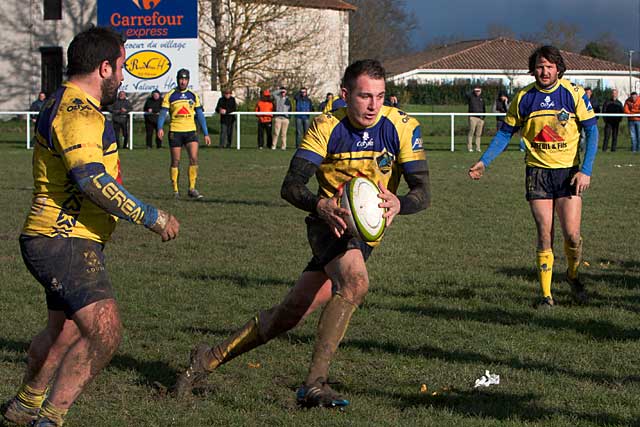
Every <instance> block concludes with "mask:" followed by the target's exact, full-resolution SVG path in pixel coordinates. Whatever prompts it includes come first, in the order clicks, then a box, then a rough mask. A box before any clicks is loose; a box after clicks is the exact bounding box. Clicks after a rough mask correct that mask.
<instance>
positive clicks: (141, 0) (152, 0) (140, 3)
mask: <svg viewBox="0 0 640 427" xmlns="http://www.w3.org/2000/svg"><path fill="white" fill-rule="evenodd" d="M131 1H132V2H133V4H135V5H136V6H137V7H138V9H140V10H143V9H144V10H150V9H155V8H156V6H158V5H159V4H160V1H161V0H131Z"/></svg>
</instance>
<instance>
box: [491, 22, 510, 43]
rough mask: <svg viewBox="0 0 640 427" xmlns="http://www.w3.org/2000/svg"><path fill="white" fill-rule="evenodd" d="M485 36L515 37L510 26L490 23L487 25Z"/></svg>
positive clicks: (493, 37) (492, 37)
mask: <svg viewBox="0 0 640 427" xmlns="http://www.w3.org/2000/svg"><path fill="white" fill-rule="evenodd" d="M487 36H488V37H489V38H490V39H495V38H498V37H506V38H509V39H515V38H516V33H515V32H514V31H513V30H512V29H511V27H509V26H507V25H504V24H497V23H492V24H489V25H487Z"/></svg>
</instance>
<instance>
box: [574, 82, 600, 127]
mask: <svg viewBox="0 0 640 427" xmlns="http://www.w3.org/2000/svg"><path fill="white" fill-rule="evenodd" d="M571 93H572V94H573V99H574V101H575V103H576V119H577V120H578V121H579V122H584V121H585V120H589V119H592V118H594V117H595V116H596V113H595V112H594V111H593V107H592V106H591V102H590V101H589V99H588V98H587V94H586V93H584V89H583V88H582V86H578V85H576V86H574V91H572V92H571Z"/></svg>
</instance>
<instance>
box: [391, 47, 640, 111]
mask: <svg viewBox="0 0 640 427" xmlns="http://www.w3.org/2000/svg"><path fill="white" fill-rule="evenodd" d="M538 46H539V45H537V44H535V43H531V42H526V41H521V40H513V39H508V38H504V37H499V38H495V39H490V40H470V41H463V42H459V43H454V44H451V45H448V46H443V47H439V48H435V49H430V50H426V51H424V52H420V53H417V54H412V55H409V56H406V57H403V58H398V59H395V60H392V61H387V63H385V68H386V69H387V72H388V73H389V74H390V78H389V80H390V81H393V82H395V83H404V84H409V83H411V82H415V83H435V84H447V83H454V82H460V83H463V82H468V83H473V84H475V83H480V84H495V85H502V86H504V87H506V88H509V89H510V90H513V89H515V88H519V87H524V86H526V85H528V84H529V83H532V82H533V81H534V78H533V76H531V75H530V74H529V69H528V63H529V55H531V52H533V50H535V49H536V48H537V47H538ZM562 57H563V58H564V61H565V64H566V66H567V72H566V73H565V74H564V77H565V78H567V79H568V80H571V81H572V82H574V83H577V84H580V85H583V86H585V87H586V86H589V87H592V88H601V89H607V88H617V89H618V91H619V94H620V98H621V99H622V100H624V99H626V98H627V96H628V95H629V93H630V92H631V91H636V92H640V79H639V78H638V76H639V70H638V69H637V68H634V69H632V70H631V72H630V70H629V67H628V66H625V65H622V64H617V63H615V62H609V61H603V60H601V59H596V58H591V57H589V56H584V55H579V54H577V53H573V52H567V51H562ZM630 87H631V90H630Z"/></svg>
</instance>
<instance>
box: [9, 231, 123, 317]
mask: <svg viewBox="0 0 640 427" xmlns="http://www.w3.org/2000/svg"><path fill="white" fill-rule="evenodd" d="M103 248H104V246H103V245H102V244H101V243H97V242H94V241H93V240H88V239H79V238H75V237H67V238H51V237H43V236H35V237H33V236H25V235H22V236H20V251H21V252H22V259H23V260H24V263H25V265H26V266H27V268H28V269H29V271H30V272H31V274H32V275H33V277H35V278H36V280H37V281H38V282H39V283H40V284H41V285H42V286H43V287H44V291H45V295H46V299H47V308H48V309H49V310H51V311H64V314H65V315H66V317H67V318H69V319H71V317H72V316H73V315H74V313H76V312H77V311H78V310H80V309H81V308H83V307H86V306H88V305H90V304H93V303H94V302H96V301H100V300H104V299H111V298H114V293H113V288H112V286H111V281H110V280H109V276H108V275H107V271H106V268H105V263H104V253H103V252H102V250H103Z"/></svg>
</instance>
